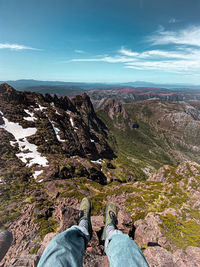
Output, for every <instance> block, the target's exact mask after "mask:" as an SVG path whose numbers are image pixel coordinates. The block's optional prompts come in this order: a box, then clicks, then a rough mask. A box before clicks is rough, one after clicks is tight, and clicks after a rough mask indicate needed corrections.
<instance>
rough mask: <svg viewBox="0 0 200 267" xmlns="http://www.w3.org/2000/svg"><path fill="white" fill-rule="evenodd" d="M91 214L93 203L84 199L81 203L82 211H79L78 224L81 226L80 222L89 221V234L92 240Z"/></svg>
mask: <svg viewBox="0 0 200 267" xmlns="http://www.w3.org/2000/svg"><path fill="white" fill-rule="evenodd" d="M90 214H91V202H90V200H89V198H87V197H84V198H83V199H82V201H81V205H80V209H79V220H78V224H80V222H81V221H82V220H87V221H88V232H89V234H90V239H91V237H92V224H91V219H90V216H91V215H90ZM86 228H87V227H86Z"/></svg>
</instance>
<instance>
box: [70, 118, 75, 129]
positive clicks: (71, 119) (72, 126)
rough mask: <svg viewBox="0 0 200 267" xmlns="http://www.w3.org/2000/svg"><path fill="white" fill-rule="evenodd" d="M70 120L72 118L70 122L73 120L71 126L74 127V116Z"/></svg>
mask: <svg viewBox="0 0 200 267" xmlns="http://www.w3.org/2000/svg"><path fill="white" fill-rule="evenodd" d="M69 120H70V122H71V126H72V127H74V121H73V119H72V117H70V119H69Z"/></svg>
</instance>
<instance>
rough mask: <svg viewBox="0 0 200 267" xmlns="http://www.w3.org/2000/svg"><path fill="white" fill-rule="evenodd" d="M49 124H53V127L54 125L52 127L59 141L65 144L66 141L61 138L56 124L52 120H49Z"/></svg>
mask: <svg viewBox="0 0 200 267" xmlns="http://www.w3.org/2000/svg"><path fill="white" fill-rule="evenodd" d="M48 119H49V118H48ZM49 122H50V123H51V125H52V127H53V129H54V132H55V135H56V137H57V139H58V141H60V142H65V140H63V139H61V138H60V135H59V134H58V133H59V131H60V130H59V129H58V128H57V127H55V125H54V123H53V122H52V121H51V120H50V119H49Z"/></svg>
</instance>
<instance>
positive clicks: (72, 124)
mask: <svg viewBox="0 0 200 267" xmlns="http://www.w3.org/2000/svg"><path fill="white" fill-rule="evenodd" d="M69 120H70V123H71V126H72V127H73V128H74V129H75V130H74V131H75V132H76V130H78V128H77V127H76V126H75V124H74V121H73V119H72V117H70V119H69Z"/></svg>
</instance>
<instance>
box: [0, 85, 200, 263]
mask: <svg viewBox="0 0 200 267" xmlns="http://www.w3.org/2000/svg"><path fill="white" fill-rule="evenodd" d="M199 106H200V105H199V103H198V101H189V102H167V101H163V100H160V99H159V100H158V99H157V100H145V101H138V102H134V103H127V104H125V103H122V102H121V101H118V100H116V99H106V101H105V102H104V103H102V105H100V106H99V109H98V110H96V111H95V110H94V109H93V105H92V103H91V101H90V98H89V97H88V95H86V94H83V95H81V96H80V95H79V96H75V97H73V98H72V99H69V98H68V97H61V98H58V97H57V96H56V95H54V96H52V95H49V94H46V95H42V94H39V93H33V92H19V91H16V90H15V89H14V88H12V87H10V86H9V85H8V84H2V85H0V137H1V142H0V153H1V157H0V167H1V168H0V202H1V207H0V227H1V229H7V230H8V231H9V232H11V233H12V236H13V241H12V245H11V247H10V249H9V250H8V252H7V254H6V256H5V257H4V259H3V260H2V262H1V264H2V266H4V267H6V266H37V263H38V261H39V258H40V256H41V254H42V252H43V251H44V248H45V247H46V245H47V244H48V242H49V241H50V240H51V239H52V238H53V236H55V235H56V234H57V233H60V232H62V231H64V230H65V229H66V228H68V227H70V226H71V225H74V224H76V223H77V218H78V211H79V205H80V201H81V199H82V198H83V197H84V196H87V197H89V198H90V199H91V203H92V218H91V219H92V225H93V237H92V239H91V241H90V242H89V244H88V248H87V250H86V253H85V257H84V266H90V267H98V266H99V267H100V266H109V263H108V260H107V257H106V256H105V254H104V247H103V244H102V242H101V240H100V237H101V234H102V231H103V226H104V210H105V207H106V204H107V203H108V202H109V201H112V202H114V203H115V204H116V205H117V206H118V207H119V214H118V229H120V230H122V231H123V232H124V233H127V234H128V235H129V236H130V238H132V239H134V240H135V241H136V242H137V243H138V245H139V246H140V247H141V249H142V250H143V252H144V255H145V257H146V259H147V261H148V263H149V266H150V267H180V266H181V267H198V266H200V201H199V199H200V165H199V163H200V162H199V149H200V146H199V134H198V133H199V129H200V124H199V119H200V113H199Z"/></svg>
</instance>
